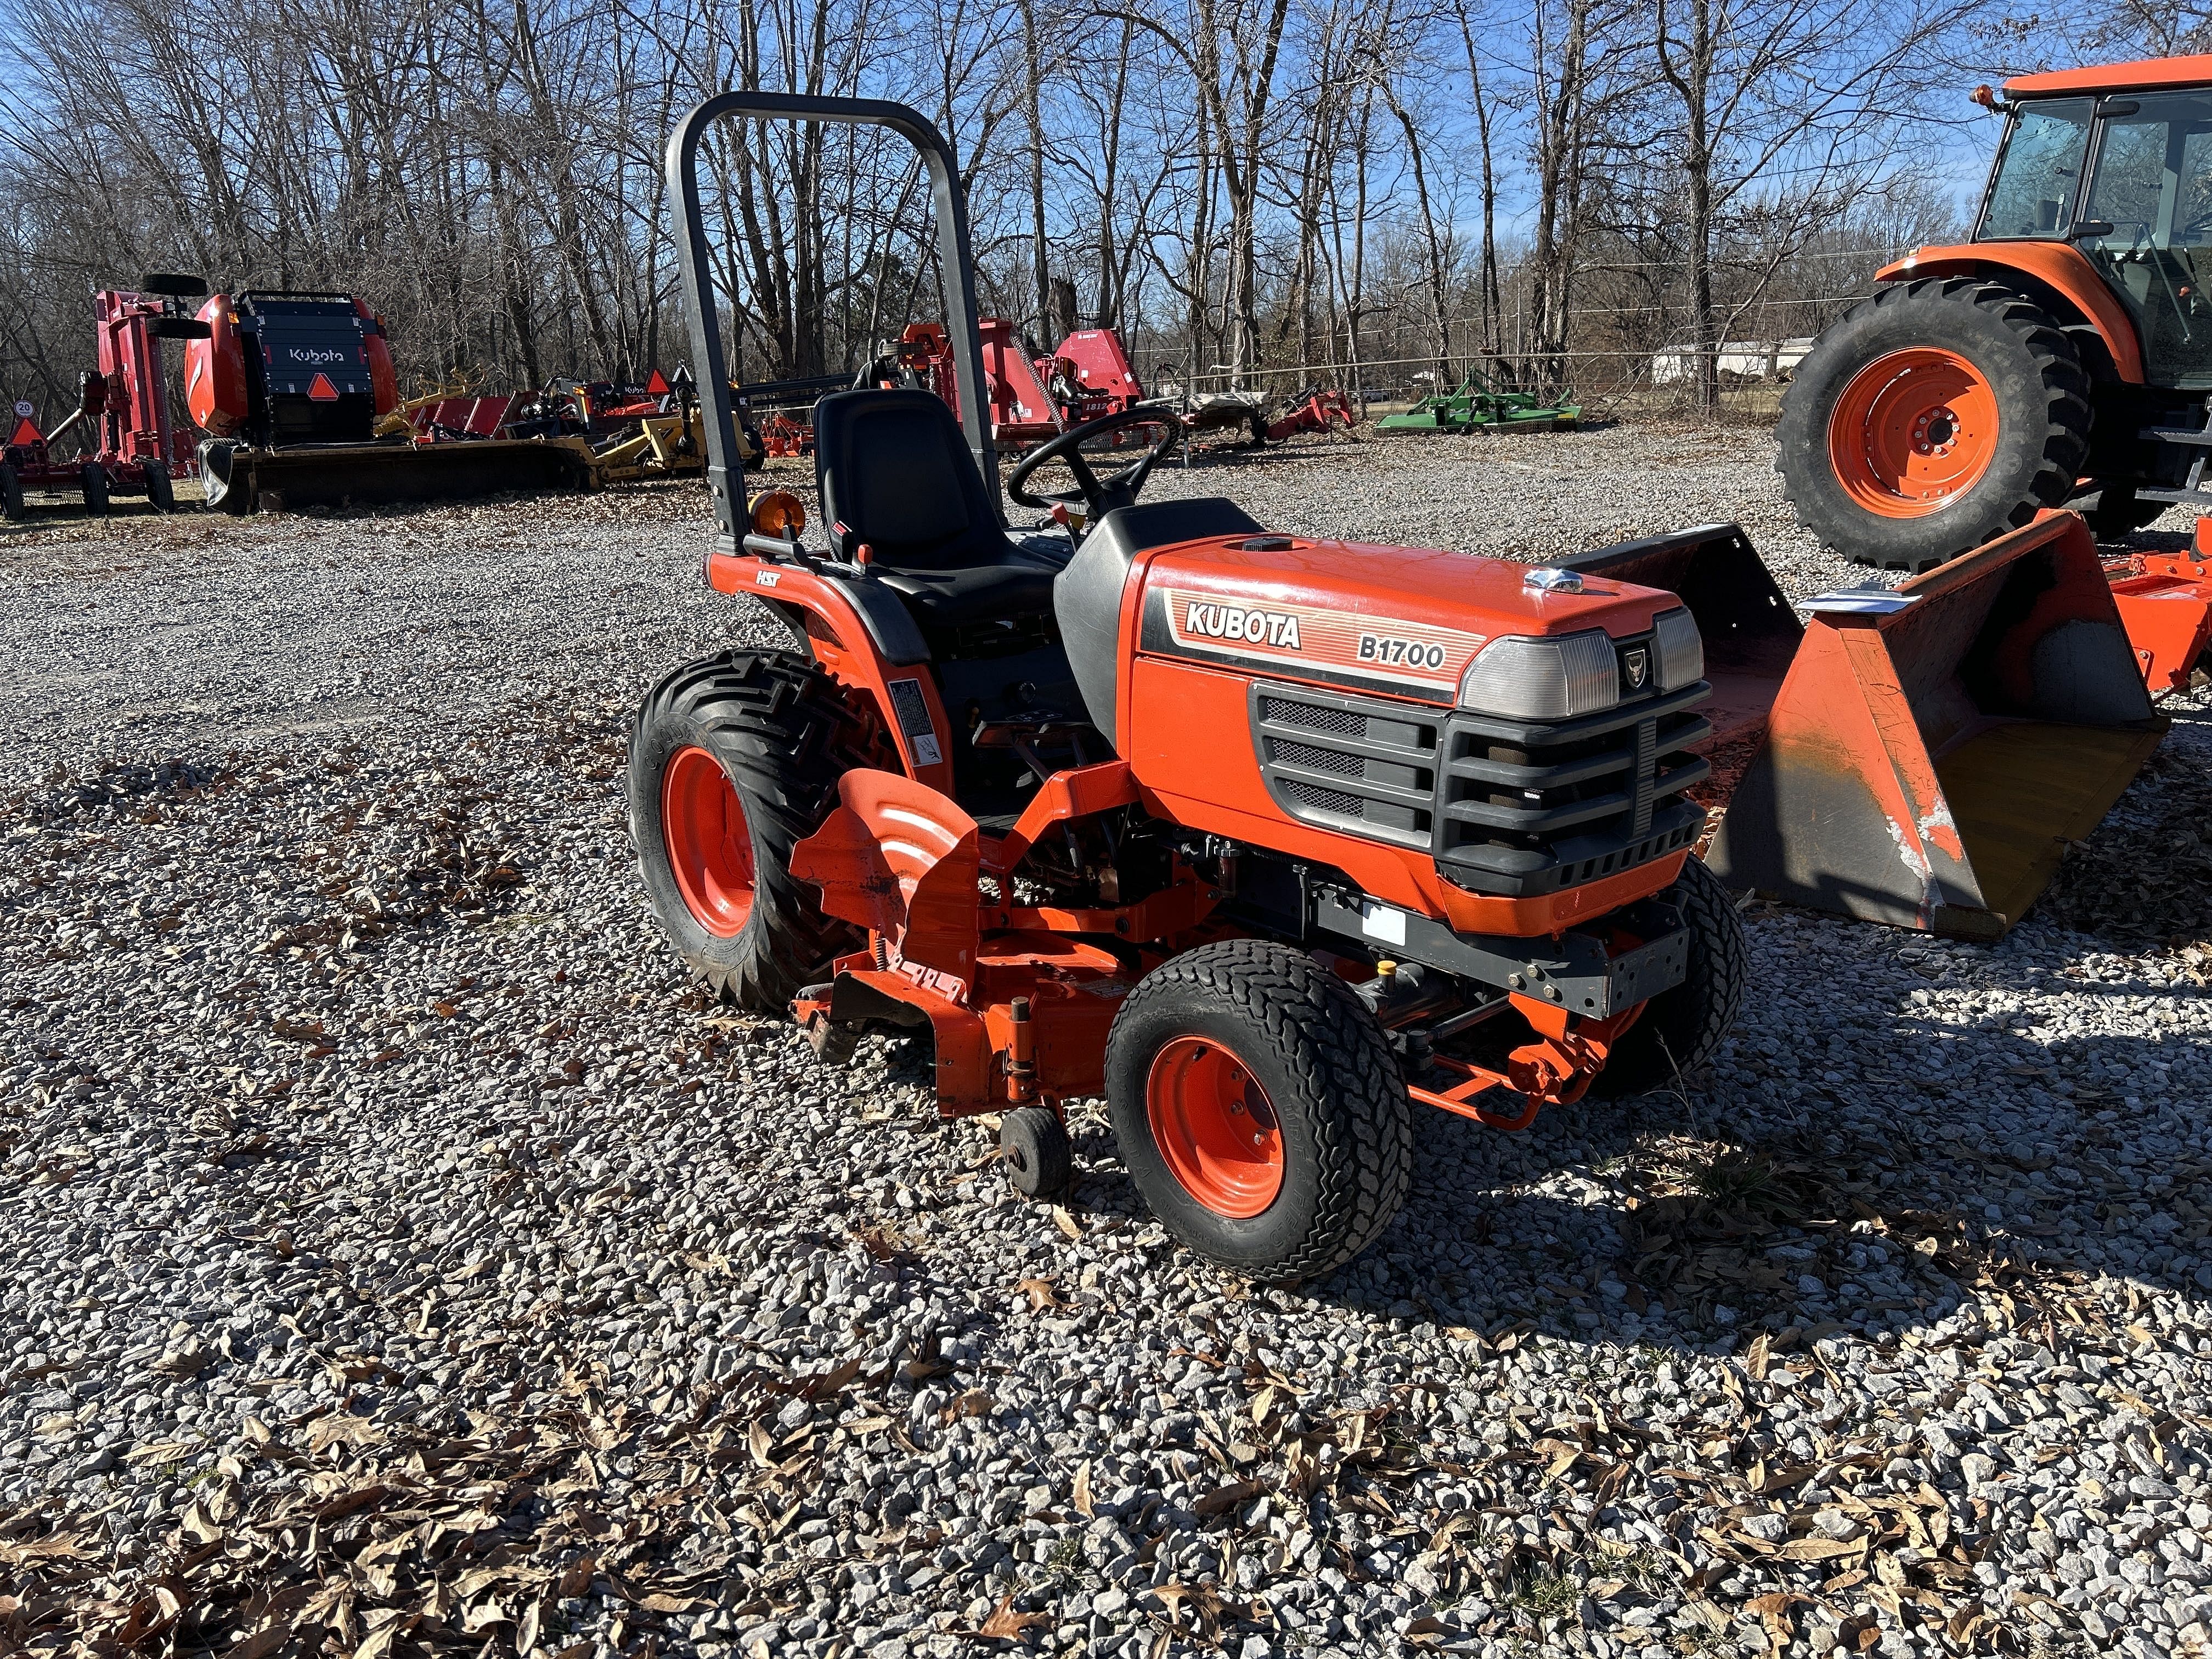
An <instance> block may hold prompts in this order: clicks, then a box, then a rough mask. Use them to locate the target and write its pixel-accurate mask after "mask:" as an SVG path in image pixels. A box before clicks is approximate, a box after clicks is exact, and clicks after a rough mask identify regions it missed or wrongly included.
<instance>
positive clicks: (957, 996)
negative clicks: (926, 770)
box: [791, 768, 982, 1001]
mask: <svg viewBox="0 0 2212 1659" xmlns="http://www.w3.org/2000/svg"><path fill="white" fill-rule="evenodd" d="M837 801H838V805H837V806H836V809H835V810H834V811H831V812H830V814H829V817H828V818H826V819H825V820H823V824H822V827H821V828H820V829H817V830H816V831H815V832H814V833H813V834H812V835H811V836H808V837H807V838H806V839H805V841H802V842H799V844H798V845H797V846H796V847H794V848H792V849H791V872H792V874H793V875H794V876H797V877H798V878H799V879H800V880H801V881H809V882H812V883H813V884H815V886H817V887H818V888H820V889H821V890H822V908H823V910H825V911H826V912H828V913H829V915H833V916H836V917H839V918H840V919H842V920H843V921H849V922H854V923H856V924H857V925H859V926H860V927H866V929H868V931H869V932H871V933H877V934H880V935H881V936H882V937H883V938H884V939H885V940H886V941H887V942H888V943H889V945H890V948H891V951H893V952H895V953H896V957H897V958H898V962H899V963H901V964H903V965H904V966H905V967H907V968H910V969H922V970H925V972H924V974H923V975H913V976H914V977H917V978H920V979H921V980H922V981H923V982H927V983H929V984H931V985H932V986H933V988H934V989H936V990H937V991H938V992H939V994H941V995H944V996H945V997H947V998H948V999H950V1000H954V1001H959V1000H964V998H965V996H966V994H967V991H968V988H969V987H970V986H971V985H973V983H974V982H975V953H976V951H977V949H978V948H979V945H980V933H979V923H978V921H977V912H978V908H979V899H978V896H977V890H976V878H977V877H978V876H979V875H980V874H981V870H982V860H981V853H980V851H979V844H980V842H979V832H978V830H977V829H976V827H975V819H973V818H971V817H969V816H968V814H967V813H966V812H964V811H962V810H961V809H960V806H959V805H958V804H957V802H955V801H954V800H953V799H951V796H949V795H945V794H941V793H939V792H938V791H937V790H935V789H933V788H930V787H928V786H927V785H926V784H922V783H917V782H916V781H915V780H913V779H912V778H902V777H901V776H899V775H897V774H896V773H895V772H878V771H874V770H872V769H866V768H863V769H859V770H856V771H852V772H848V773H846V774H845V775H844V776H843V777H842V778H841V779H839V780H838V781H837Z"/></svg>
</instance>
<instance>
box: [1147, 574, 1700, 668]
mask: <svg viewBox="0 0 2212 1659" xmlns="http://www.w3.org/2000/svg"><path fill="white" fill-rule="evenodd" d="M1536 568H1537V567H1535V566H1533V565H1526V564H1516V563H1514V562H1511V561H1509V560H1504V559H1495V558H1485V557H1480V556H1474V555H1470V554H1466V553H1455V552H1451V551H1449V550H1446V549H1443V548H1407V547H1381V546H1376V545H1375V544H1371V543H1367V542H1335V541H1310V540H1307V539H1305V538H1302V537H1291V536H1244V537H1227V538H1221V539H1219V540H1208V541H1204V542H1191V543H1187V544H1183V545H1182V546H1178V547H1171V548H1168V549H1164V550H1162V551H1161V552H1159V553H1158V554H1156V555H1154V556H1152V559H1151V560H1150V561H1149V562H1147V565H1146V572H1145V592H1144V600H1143V605H1144V611H1143V615H1144V631H1143V645H1144V647H1145V648H1146V649H1147V650H1152V651H1163V652H1167V653H1172V654H1175V655H1178V656H1198V657H1201V658H1212V659H1216V660H1218V661H1220V662H1223V663H1224V664H1235V665H1241V666H1245V667H1265V668H1267V669H1270V670H1272V671H1277V672H1284V673H1290V674H1293V675H1300V676H1302V677H1304V678H1316V679H1322V680H1328V681H1330V682H1333V683H1335V684H1342V685H1345V686H1346V687H1347V688H1365V689H1371V690H1377V691H1383V692H1389V693H1395V694H1396V695H1399V696H1413V697H1419V698H1423V699H1425V700H1429V701H1434V702H1452V701H1453V700H1454V698H1455V696H1457V694H1458V690H1459V684H1460V680H1461V678H1462V676H1464V675H1465V673H1466V672H1467V668H1468V664H1469V663H1471V662H1472V661H1474V654H1475V653H1476V652H1478V651H1480V649H1481V648H1482V647H1484V646H1485V645H1486V644H1487V643H1489V641H1492V640H1493V639H1497V638H1498V637H1500V636H1501V635H1561V634H1577V633H1582V632H1584V631H1586V630H1588V629H1604V630H1605V631H1606V632H1607V634H1609V635H1613V637H1614V638H1616V639H1622V638H1627V637H1630V636H1632V635H1638V634H1641V633H1643V632H1644V631H1645V630H1646V629H1649V628H1650V626H1651V621H1652V618H1653V617H1656V616H1657V615H1658V614H1659V613H1660V612H1661V611H1672V610H1674V609H1675V608H1677V607H1678V606H1679V605H1680V604H1681V601H1680V599H1676V598H1675V597H1674V595H1673V594H1672V593H1668V592H1663V591H1662V590H1661V589H1658V588H1654V587H1642V586H1637V585H1636V584H1634V583H1632V582H1624V581H1617V580H1613V579H1611V578H1609V577H1599V576H1589V577H1583V578H1580V579H1579V580H1580V583H1581V590H1580V591H1579V592H1576V591H1571V590H1570V589H1566V588H1556V589H1553V590H1552V591H1549V592H1546V591H1543V590H1541V588H1536V587H1532V586H1529V581H1530V578H1531V576H1532V575H1533V574H1534V571H1535V570H1536Z"/></svg>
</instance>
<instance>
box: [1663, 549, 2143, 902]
mask: <svg viewBox="0 0 2212 1659" xmlns="http://www.w3.org/2000/svg"><path fill="white" fill-rule="evenodd" d="M1684 597H1685V598H1687V597H1688V596H1687V595H1685V596H1684ZM1827 598H1828V601H1829V602H1828V603H1826V604H1825V605H1824V604H1822V603H1820V602H1819V601H1816V602H1814V604H1813V605H1810V606H1808V609H1809V610H1810V611H1811V612H1812V616H1811V620H1810V622H1809V623H1808V625H1807V627H1806V629H1805V635H1804V639H1803V642H1802V644H1801V645H1800V646H1799V647H1798V649H1797V652H1796V656H1795V658H1794V659H1792V661H1791V663H1790V669H1789V672H1788V674H1787V675H1786V676H1785V677H1784V679H1783V682H1782V684H1781V686H1780V689H1779V690H1778V694H1777V696H1776V697H1775V700H1774V704H1773V708H1772V711H1771V714H1770V715H1769V719H1768V729H1767V738H1766V742H1765V745H1764V747H1762V748H1761V749H1760V750H1759V751H1758V752H1757V753H1756V754H1755V755H1754V756H1753V757H1752V759H1751V762H1750V763H1749V765H1748V767H1747V769H1746V770H1745V772H1744V774H1743V776H1742V779H1741V782H1739V784H1738V785H1737V787H1736V789H1735V796H1734V799H1732V800H1731V801H1730V803H1729V808H1728V813H1727V817H1725V819H1724V820H1723V823H1722V824H1721V828H1720V832H1719V834H1718V835H1717V837H1716V838H1715V840H1714V842H1713V845H1712V848H1711V853H1710V854H1708V860H1707V861H1708V862H1709V863H1710V864H1711V866H1712V868H1713V871H1714V872H1715V873H1716V874H1717V875H1718V876H1719V877H1720V878H1721V879H1722V880H1723V882H1726V883H1727V884H1729V885H1731V886H1734V887H1739V888H1741V887H1750V888H1753V889H1755V890H1758V891H1759V892H1760V893H1762V894H1765V895H1767V896H1771V897H1774V898H1778V899H1781V900H1783V901H1784V902H1790V903H1794V904H1802V905H1807V906H1809V907H1811V908H1815V909H1822V910H1829V911H1833V912H1836V913H1838V914H1840V915H1850V916H1858V917H1862V918H1864V919H1865V920H1868V921H1881V922H1887V923H1890V924H1892V925H1893V926H1896V927H1913V928H1919V929H1922V930H1923V931H1928V932H1933V933H1944V934H1948V935H1951V936H1953V937H1954V938H1960V939H1996V938H1998V937H1999V936H2001V935H2002V933H2004V932H2005V930H2006V929H2008V928H2009V927H2011V926H2012V925H2013V924H2014V923H2015V922H2016V921H2019V920H2020V918H2021V915H2023V914H2024V913H2025V912H2026V911H2027V908H2028V906H2029V905H2030V904H2031V903H2032V902H2033V901H2034V899H2035V896H2036V895H2037V894H2039V893H2040V892H2041V891H2042V890H2043V889H2044V887H2045V884H2047V883H2048V882H2049V881H2050V879H2051V874H2052V872H2054V871H2055V870H2056V869H2057V866H2058V860H2059V858H2060V856H2061V854H2063V851H2064V848H2065V844H2066V843H2067V842H2069V841H2078V840H2080V839H2081V838H2082V837H2083V836H2087V834H2088V833H2089V832H2090V831H2091V830H2092V829H2094V828H2095V827H2096V825H2097V824H2098V823H2099V822H2100V820H2101V819H2102V818H2103V817H2104V816H2105V814H2106V811H2109V810H2111V807H2112V803H2113V802H2114V801H2116V800H2117V799H2119V796H2120V793H2121V792H2122V791H2124V789H2125V788H2126V787H2128V784H2129V783H2130V781H2132V780H2133V779H2134V777H2135V775H2136V772H2137V771H2138V770H2140V769H2141V768H2142V764H2143V763H2144V761H2146V760H2147V759H2148V758H2149V756H2150V753H2151V751H2152V750H2154V749H2155V748H2156V747H2157V746H2158V743H2159V739H2160V737H2161V736H2162V735H2163V734H2164V732H2165V731H2166V721H2164V720H2161V719H2159V718H2158V717H2156V716H2155V715H2154V714H2153V713H2152V711H2151V707H2150V699H2149V696H2148V692H2147V691H2146V690H2145V689H2144V685H2143V681H2142V675H2141V674H2140V672H2139V671H2138V670H2137V665H2136V660H2135V658H2134V656H2133V653H2131V651H2130V647H2129V642H2128V637H2127V635H2126V633H2125V632H2124V629H2122V627H2121V623H2120V619H2119V616H2118V611H2117V610H2116V609H2115V608H2114V604H2113V599H2112V589H2111V587H2110V586H2109V585H2108V583H2107V582H2106V577H2105V574H2104V571H2103V570H2102V568H2100V565H2099V563H2098V560H2097V550H2096V544H2095V542H2094V541H2093V539H2092V538H2091V537H2090V535H2089V532H2088V528H2087V526H2085V525H2084V524H2083V523H2082V521H2081V519H2080V518H2078V517H2077V516H2075V514H2073V513H2053V514H2051V515H2050V516H2048V517H2047V518H2045V519H2043V520H2039V521H2038V522H2037V523H2034V524H2032V525H2030V526H2027V527H2026V528H2025V529H2021V530H2017V531H2015V532H2011V533H2010V534H2009V535H2006V536H2003V537H2001V538H1998V539H1997V540H1996V541H1994V542H1991V543H1990V544H1988V545H1987V546H1985V547H1981V548H1978V549H1976V550H1974V551H1973V552H1971V553H1967V554H1963V555H1961V556H1960V557H1958V558H1955V559H1954V560H1952V561H1951V562H1949V563H1948V564H1945V565H1942V566H1939V567H1938V568H1936V569H1934V570H1931V571H1929V572H1927V573H1926V574H1923V575H1920V576H1917V577H1914V578H1913V579H1912V580H1910V581H1908V582H1906V583H1905V585H1904V586H1902V587H1900V588H1899V589H1898V590H1896V592H1894V593H1893V594H1891V593H1881V592H1875V593H1850V594H1838V595H1831V596H1827Z"/></svg>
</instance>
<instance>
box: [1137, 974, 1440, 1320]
mask: <svg viewBox="0 0 2212 1659" xmlns="http://www.w3.org/2000/svg"><path fill="white" fill-rule="evenodd" d="M1106 1102H1107V1107H1108V1110H1109V1115H1110V1116H1111V1118H1112V1121H1113V1124H1114V1134H1115V1139H1116V1140H1117V1141H1118V1142H1119V1143H1120V1146H1121V1161H1122V1164H1123V1165H1124V1166H1125V1167H1126V1168H1127V1170H1128V1171H1129V1176H1130V1179H1131V1180H1132V1181H1133V1182H1135V1183H1136V1187H1137V1191H1138V1192H1139V1194H1141V1195H1142V1196H1143V1198H1144V1200H1145V1202H1146V1204H1148V1205H1150V1206H1152V1213H1153V1214H1154V1215H1156V1216H1158V1218H1160V1220H1161V1221H1162V1223H1164V1225H1166V1227H1167V1229H1168V1231H1170V1232H1171V1233H1173V1234H1174V1235H1175V1236H1176V1237H1177V1238H1179V1239H1181V1240H1182V1242H1183V1243H1184V1244H1186V1245H1188V1247H1189V1248H1190V1249H1193V1250H1194V1251H1196V1252H1197V1253H1198V1254H1199V1255H1203V1256H1205V1257H1206V1258H1208V1259H1209V1260H1211V1261H1216V1262H1218V1263H1219V1264H1220V1265H1221V1266H1223V1267H1228V1268H1231V1269H1234V1270H1236V1271H1238V1272H1242V1273H1250V1274H1253V1275H1255V1276H1256V1277H1259V1278H1262V1279H1272V1280H1280V1281H1291V1280H1296V1279H1307V1278H1310V1277H1312V1276H1313V1275H1315V1274H1316V1273H1327V1272H1328V1270H1329V1269H1330V1268H1332V1267H1337V1266H1339V1265H1340V1264H1341V1263H1343V1262H1346V1261H1350V1260H1351V1259H1352V1257H1353V1256H1355V1255H1358V1254H1359V1252H1360V1251H1362V1250H1363V1249H1366V1248H1367V1246H1368V1245H1369V1244H1370V1243H1372V1242H1373V1241H1374V1239H1375V1237H1376V1235H1377V1234H1378V1233H1380V1232H1381V1231H1383V1228H1385V1227H1386V1226H1388V1225H1389V1223H1390V1218H1392V1217H1393V1216H1395V1215H1396V1214H1397V1212H1398V1209H1399V1206H1401V1205H1402V1204H1403V1203H1404V1202H1405V1200H1406V1191H1407V1188H1408V1187H1409V1186H1410V1185H1411V1184H1412V1182H1413V1121H1412V1108H1411V1104H1410V1103H1409V1101H1408V1099H1407V1094H1406V1084H1405V1079H1404V1078H1403V1077H1402V1076H1401V1074H1400V1073H1399V1070H1398V1063H1397V1060H1396V1057H1395V1055H1394V1054H1392V1053H1391V1050H1390V1043H1389V1038H1388V1037H1386V1036H1384V1035H1383V1027H1382V1025H1381V1024H1380V1023H1378V1022H1377V1021H1376V1018H1375V1016H1374V1014H1373V1013H1372V1012H1370V1011H1369V1009H1368V1007H1367V1006H1366V1005H1365V1004H1364V1003H1363V1002H1361V1001H1360V1000H1359V999H1358V997H1357V996H1354V995H1353V994H1352V991H1351V989H1350V987H1347V986H1346V984H1345V983H1344V981H1342V980H1340V979H1339V978H1337V976H1336V975H1334V974H1332V973H1330V972H1329V971H1328V969H1325V968H1323V967H1322V965H1321V964H1320V963H1317V962H1316V961H1315V960H1314V959H1313V958H1312V957H1310V956H1307V955H1305V954H1304V952H1302V951H1294V950H1292V949H1291V948H1290V947H1289V946H1288V945H1279V944H1276V943H1274V942H1273V941H1272V940H1267V939H1223V940H1220V941H1218V942H1217V943H1214V944H1212V945H1200V946H1199V947H1198V948H1197V949H1196V950H1194V951H1186V952H1185V953H1184V954H1182V956H1179V957H1175V958H1174V959H1173V960H1171V961H1170V962H1167V963H1163V964H1162V965H1161V966H1160V967H1158V968H1156V969H1153V970H1152V972H1151V973H1149V974H1147V975H1145V977H1144V978H1143V979H1142V980H1140V981H1138V984H1137V988H1136V989H1135V990H1133V991H1132V992H1131V993H1130V994H1129V995H1128V997H1127V1000H1125V1001H1124V1002H1123V1003H1122V1005H1121V1011H1120V1012H1119V1013H1117V1014H1116V1015H1115V1019H1114V1027H1113V1030H1112V1031H1111V1032H1110V1033H1109V1035H1108V1036H1107V1039H1106Z"/></svg>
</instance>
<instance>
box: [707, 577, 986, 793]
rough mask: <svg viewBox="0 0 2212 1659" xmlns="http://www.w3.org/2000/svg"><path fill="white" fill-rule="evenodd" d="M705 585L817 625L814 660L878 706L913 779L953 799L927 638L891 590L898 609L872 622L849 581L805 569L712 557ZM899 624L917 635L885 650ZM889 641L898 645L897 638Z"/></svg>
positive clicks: (945, 723)
mask: <svg viewBox="0 0 2212 1659" xmlns="http://www.w3.org/2000/svg"><path fill="white" fill-rule="evenodd" d="M707 580H708V582H709V583H710V584H711V585H712V586H714V590H715V591H716V592H721V593H750V594H752V595H754V596H755V597H756V598H757V599H766V600H769V602H770V603H772V604H774V605H779V606H787V607H789V608H790V609H792V610H796V611H799V612H800V613H801V614H802V615H804V616H805V617H807V618H808V619H809V620H810V622H811V624H812V625H811V626H809V627H808V628H807V629H806V630H805V631H806V646H807V649H808V650H809V651H811V653H813V656H814V660H815V661H817V663H819V664H821V665H822V667H823V670H824V671H826V672H827V673H828V674H829V676H830V678H833V679H835V680H836V682H837V683H838V684H840V685H842V686H844V687H845V688H847V689H848V690H850V691H852V692H854V693H855V694H857V695H859V696H865V697H867V698H868V699H870V700H871V701H872V702H873V703H874V705H875V708H876V712H877V714H878V715H879V716H880V717H881V719H882V720H883V723H884V731H886V732H890V736H891V740H892V741H893V742H894V743H896V744H897V745H898V754H899V761H900V763H901V764H902V765H903V766H904V767H905V769H906V772H907V775H908V777H910V778H912V779H914V780H915V781H916V782H917V783H921V784H926V785H927V786H928V787H930V788H931V789H933V790H937V791H940V792H942V793H945V794H946V795H948V796H949V795H950V794H951V793H952V724H951V720H948V719H946V717H945V700H944V698H943V697H941V696H939V694H938V690H937V677H936V676H935V675H934V674H933V673H931V672H930V670H929V662H928V656H927V647H924V646H922V644H921V635H920V633H919V631H918V630H914V628H913V622H912V619H911V618H910V617H907V615H906V612H905V610H904V608H903V607H902V606H900V605H899V601H898V600H897V599H896V597H894V596H893V595H891V594H890V591H889V590H888V589H882V590H879V591H880V592H881V594H882V599H883V601H884V604H885V605H889V606H891V607H897V608H896V611H895V612H887V613H886V614H885V615H884V616H881V617H870V616H868V615H867V614H866V613H865V612H864V611H862V610H861V608H860V605H857V604H855V603H854V590H853V586H852V585H851V584H850V583H848V582H842V581H838V580H835V579H833V578H831V577H828V576H823V575H818V574H816V573H815V572H813V571H811V570H809V569H807V568H805V567H804V566H801V565H796V564H775V563H770V562H769V561H767V560H765V559H755V558H745V557H736V556H732V555H729V554H726V553H710V554H708V556H707ZM896 623H905V625H906V627H907V629H908V630H910V631H913V639H912V641H910V642H909V643H908V645H906V646H905V647H902V648H895V649H893V650H886V649H885V648H884V640H885V636H886V634H887V631H888V630H887V624H890V625H891V626H895V625H896ZM891 644H892V645H893V647H898V646H899V641H898V640H897V639H896V637H894V638H892V640H891ZM909 653H915V654H911V655H909ZM902 658H905V659H907V660H900V659H902Z"/></svg>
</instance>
